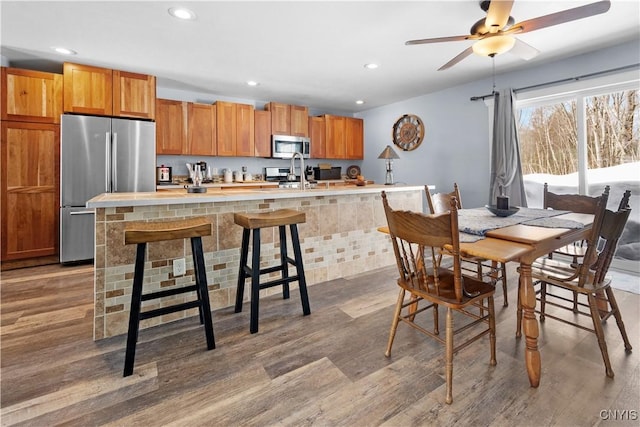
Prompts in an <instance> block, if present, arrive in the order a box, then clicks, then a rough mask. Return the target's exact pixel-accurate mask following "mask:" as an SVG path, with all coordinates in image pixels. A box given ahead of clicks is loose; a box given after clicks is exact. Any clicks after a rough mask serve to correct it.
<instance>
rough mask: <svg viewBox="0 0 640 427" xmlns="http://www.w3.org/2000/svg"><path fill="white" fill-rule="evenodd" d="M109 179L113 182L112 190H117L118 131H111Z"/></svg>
mask: <svg viewBox="0 0 640 427" xmlns="http://www.w3.org/2000/svg"><path fill="white" fill-rule="evenodd" d="M111 181H112V182H113V188H112V189H111V191H112V192H114V193H115V192H117V191H118V132H113V141H112V142H111Z"/></svg>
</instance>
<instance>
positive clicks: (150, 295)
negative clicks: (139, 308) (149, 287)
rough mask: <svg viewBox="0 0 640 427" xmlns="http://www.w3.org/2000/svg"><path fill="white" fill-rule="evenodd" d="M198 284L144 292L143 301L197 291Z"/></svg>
mask: <svg viewBox="0 0 640 427" xmlns="http://www.w3.org/2000/svg"><path fill="white" fill-rule="evenodd" d="M197 291H198V285H190V286H185V287H183V288H174V289H166V290H164V291H157V292H149V293H148V294H142V297H141V298H140V299H141V301H149V300H152V299H157V298H164V297H170V296H172V295H178V294H184V293H186V292H197Z"/></svg>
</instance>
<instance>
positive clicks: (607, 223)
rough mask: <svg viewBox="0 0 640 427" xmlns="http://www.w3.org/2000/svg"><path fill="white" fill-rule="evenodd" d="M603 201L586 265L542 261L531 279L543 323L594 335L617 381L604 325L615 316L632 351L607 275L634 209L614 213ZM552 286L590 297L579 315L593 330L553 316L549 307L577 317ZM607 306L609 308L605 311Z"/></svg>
mask: <svg viewBox="0 0 640 427" xmlns="http://www.w3.org/2000/svg"><path fill="white" fill-rule="evenodd" d="M602 200H603V201H602V202H601V203H602V205H600V206H599V208H598V211H597V212H596V217H595V219H594V224H593V232H592V234H591V236H590V238H589V239H588V240H587V246H586V247H587V250H586V253H585V256H584V257H583V261H582V263H581V264H580V265H578V266H575V265H574V264H572V263H566V262H562V261H559V260H553V259H549V258H541V259H539V260H537V262H536V263H534V265H533V266H532V273H531V276H532V278H533V280H534V281H536V285H539V286H540V291H539V294H538V297H537V299H538V300H539V301H540V309H539V310H538V311H537V312H538V313H539V314H540V321H541V322H543V321H544V320H545V318H547V317H549V318H552V319H555V320H559V321H561V322H563V323H567V324H570V325H573V326H576V327H578V328H580V329H584V330H587V331H589V332H592V333H594V334H595V335H596V337H597V339H598V344H599V346H600V352H601V353H602V359H603V361H604V365H605V372H606V374H607V376H608V377H611V378H613V376H614V374H613V370H612V369H611V363H610V361H609V355H608V352H607V343H606V340H605V337H604V331H603V329H602V322H604V321H606V320H607V319H608V318H609V317H611V316H614V318H615V319H616V323H617V325H618V329H619V330H620V334H621V335H622V340H623V341H624V347H625V350H626V351H627V352H630V351H631V349H632V347H631V344H630V342H629V338H628V337H627V332H626V330H625V327H624V323H623V321H622V315H621V313H620V309H619V306H618V304H617V302H616V299H615V296H614V292H613V289H612V288H611V279H610V278H607V277H606V275H607V272H608V270H609V266H610V264H611V260H612V259H613V256H614V253H615V250H616V247H617V244H618V239H619V238H620V236H621V234H622V231H623V229H624V227H625V224H626V223H627V220H628V218H629V214H630V212H631V209H629V208H628V207H627V208H622V209H620V210H618V211H616V212H613V211H610V210H607V209H604V207H603V206H606V196H605V195H603V199H602ZM627 204H628V200H627ZM599 248H600V249H599ZM594 260H595V261H594ZM549 285H553V287H556V288H559V289H566V290H569V291H571V292H572V293H573V294H574V295H584V296H586V298H587V303H586V304H585V303H580V302H578V307H579V308H578V311H577V314H580V315H584V316H589V317H591V321H592V323H593V328H590V327H587V326H585V325H583V324H580V323H579V322H578V321H577V320H576V316H575V315H574V314H572V315H571V316H570V317H560V316H559V315H556V314H555V312H554V313H553V314H550V313H549V312H547V305H550V306H553V307H558V308H561V309H566V310H569V311H571V312H574V313H575V309H574V307H573V303H574V301H573V300H571V299H569V298H566V296H563V295H562V294H560V293H559V292H557V290H555V289H554V290H553V291H552V290H550V289H549ZM567 302H568V303H571V306H569V305H567ZM599 303H604V304H599ZM603 306H604V307H609V308H608V309H606V310H605V311H603V309H602V307H603ZM585 307H586V308H588V310H589V311H588V312H586V311H583V310H580V308H585Z"/></svg>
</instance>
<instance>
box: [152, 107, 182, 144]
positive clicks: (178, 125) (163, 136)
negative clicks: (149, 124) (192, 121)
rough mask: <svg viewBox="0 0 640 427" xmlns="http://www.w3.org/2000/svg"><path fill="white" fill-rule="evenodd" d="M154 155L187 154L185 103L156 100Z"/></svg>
mask: <svg viewBox="0 0 640 427" xmlns="http://www.w3.org/2000/svg"><path fill="white" fill-rule="evenodd" d="M156 154H187V103H186V102H183V101H173V100H170V99H157V100H156Z"/></svg>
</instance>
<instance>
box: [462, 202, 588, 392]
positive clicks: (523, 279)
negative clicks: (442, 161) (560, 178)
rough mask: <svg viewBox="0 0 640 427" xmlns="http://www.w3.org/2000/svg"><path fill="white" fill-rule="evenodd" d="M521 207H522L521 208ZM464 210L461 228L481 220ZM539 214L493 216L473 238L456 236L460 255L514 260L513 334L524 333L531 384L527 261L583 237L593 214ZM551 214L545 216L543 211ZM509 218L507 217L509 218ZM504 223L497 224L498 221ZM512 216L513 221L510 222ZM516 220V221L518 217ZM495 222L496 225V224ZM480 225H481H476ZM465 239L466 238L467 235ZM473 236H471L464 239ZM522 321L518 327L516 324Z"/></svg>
mask: <svg viewBox="0 0 640 427" xmlns="http://www.w3.org/2000/svg"><path fill="white" fill-rule="evenodd" d="M482 209H483V208H476V209H474V210H468V211H474V213H477V212H481V211H482ZM521 210H522V209H521ZM525 210H526V211H527V212H528V213H529V214H530V216H529V218H531V217H535V216H537V211H545V210H543V209H528V208H525ZM465 211H467V210H465V209H461V210H459V211H458V214H459V217H458V221H459V224H460V229H461V230H463V229H465V227H466V226H467V225H468V224H469V223H470V222H471V221H474V219H475V223H476V224H479V223H480V224H481V223H482V220H478V218H473V217H474V215H470V216H469V217H467V216H466V214H467V213H468V212H465ZM539 213H541V214H543V215H544V216H543V217H539V218H538V217H536V218H534V219H524V220H519V218H513V217H515V215H513V217H505V218H501V217H493V218H491V221H489V222H492V226H491V227H489V228H488V229H482V230H481V231H482V236H481V238H480V239H477V240H475V241H466V242H465V241H464V240H465V237H466V236H464V234H467V233H460V234H461V236H463V237H462V238H461V239H460V240H461V241H460V252H461V255H463V256H474V257H480V258H484V259H488V260H491V261H497V262H504V263H506V262H518V263H519V264H520V267H519V273H520V277H519V284H518V292H519V298H518V300H519V304H518V317H517V318H518V326H517V329H516V336H517V337H520V336H521V332H520V331H521V329H523V330H524V336H525V345H526V349H525V366H526V369H527V374H528V376H529V383H530V384H531V386H532V387H538V385H539V384H540V371H541V359H540V351H539V350H538V320H537V318H536V314H535V308H536V293H535V289H534V286H533V280H532V278H531V265H532V264H533V262H534V261H535V260H536V259H537V258H539V257H541V256H545V255H547V254H549V253H551V252H553V251H554V250H556V249H559V248H561V247H563V246H565V245H567V244H570V243H573V242H576V241H580V240H584V239H587V238H588V236H589V233H590V232H591V224H592V223H593V220H594V215H590V214H581V213H575V212H567V211H547V212H539ZM549 214H551V215H553V216H546V215H549ZM509 218H511V220H509ZM502 220H504V223H505V224H509V225H504V226H500V223H501V221H502ZM513 220H517V223H515V224H512V223H511V222H512V221H513ZM518 220H519V221H518ZM496 225H497V226H496ZM480 228H482V227H480ZM467 239H468V238H467ZM468 240H474V239H468ZM520 322H522V328H520Z"/></svg>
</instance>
